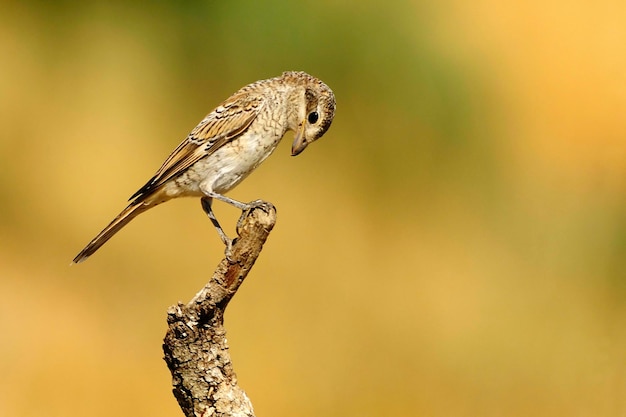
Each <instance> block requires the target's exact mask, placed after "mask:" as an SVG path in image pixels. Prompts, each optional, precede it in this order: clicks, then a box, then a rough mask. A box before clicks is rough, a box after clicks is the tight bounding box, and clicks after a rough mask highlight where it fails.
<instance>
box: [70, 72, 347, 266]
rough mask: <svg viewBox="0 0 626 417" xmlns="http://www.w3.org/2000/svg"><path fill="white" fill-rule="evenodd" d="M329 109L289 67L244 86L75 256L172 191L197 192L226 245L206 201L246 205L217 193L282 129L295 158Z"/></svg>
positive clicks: (327, 97) (246, 170)
mask: <svg viewBox="0 0 626 417" xmlns="http://www.w3.org/2000/svg"><path fill="white" fill-rule="evenodd" d="M334 115H335V97H334V94H333V92H332V90H331V89H330V88H329V87H328V86H327V85H326V84H324V83H323V82H322V81H320V80H318V79H317V78H315V77H312V76H310V75H309V74H306V73H304V72H296V71H289V72H285V73H283V74H282V75H281V76H279V77H276V78H271V79H268V80H262V81H257V82H255V83H252V84H249V85H247V86H245V87H243V88H242V89H240V90H239V91H237V92H236V93H235V94H233V95H232V96H231V97H229V98H228V99H227V100H225V101H224V102H223V103H222V104H220V105H219V106H217V108H215V110H213V111H212V112H211V113H209V114H208V115H207V116H206V117H205V118H204V119H203V120H202V121H201V122H200V123H199V124H198V126H196V127H195V128H194V129H193V130H192V131H191V133H190V134H189V135H188V136H187V138H186V139H185V140H184V141H183V142H182V143H181V144H180V145H178V147H177V148H176V149H175V150H174V151H173V152H172V153H171V155H170V156H169V157H168V158H167V159H166V160H165V162H164V163H163V165H162V166H161V168H159V170H158V171H157V172H156V174H155V175H154V176H153V177H152V178H151V179H150V181H148V182H147V183H146V184H145V185H144V186H143V187H141V188H140V189H139V190H138V191H137V192H136V193H135V194H133V195H132V196H131V198H130V204H129V205H128V207H126V208H125V209H124V210H123V211H122V212H121V213H120V214H119V215H118V216H117V217H116V218H115V219H114V220H113V221H112V222H111V223H110V224H109V225H108V226H107V227H106V228H104V230H102V232H100V233H99V234H98V235H97V236H96V237H95V238H94V239H93V240H92V241H91V242H89V244H88V245H87V246H86V247H85V248H84V249H83V250H82V251H81V252H80V253H79V254H78V255H77V256H76V257H75V258H74V262H75V263H79V262H82V261H84V260H85V259H87V258H88V257H89V256H90V255H91V254H93V253H94V252H95V251H96V250H97V249H98V248H99V247H100V246H102V245H103V244H104V243H105V242H106V241H107V240H109V239H110V238H111V236H113V235H114V234H115V233H117V232H118V231H119V230H120V229H121V228H122V227H124V226H125V225H126V224H127V223H128V222H129V221H130V220H132V219H133V218H135V217H136V216H137V215H139V214H140V213H143V212H144V211H146V210H148V209H150V208H152V207H154V206H156V205H158V204H160V203H163V202H165V201H168V200H170V199H172V198H176V197H188V196H196V197H201V198H202V207H203V208H204V210H205V211H206V213H207V214H208V216H209V218H211V221H213V224H214V225H215V226H216V228H217V230H218V232H219V234H220V237H221V238H222V240H223V241H224V243H225V244H226V245H227V246H228V247H229V246H230V244H231V241H230V239H228V237H226V235H225V234H224V232H223V231H222V229H221V227H220V226H219V223H218V222H217V219H215V216H214V215H213V212H212V210H211V201H212V199H213V198H216V199H218V200H221V201H224V202H227V203H229V204H232V205H234V206H236V207H238V208H240V209H245V208H247V207H248V206H247V204H244V203H241V202H239V201H236V200H232V199H230V198H228V197H226V196H224V195H223V194H224V193H226V192H228V191H229V190H231V189H232V188H234V187H235V186H236V185H237V184H239V183H240V182H241V181H242V180H243V179H245V178H246V177H247V176H248V175H249V174H250V173H251V172H252V171H253V170H254V169H255V168H256V167H258V166H259V165H260V164H261V162H263V161H264V160H265V159H266V158H267V157H268V156H269V155H270V154H271V153H272V152H273V151H274V149H275V148H276V146H277V145H278V143H279V142H280V139H281V138H282V137H283V136H284V134H285V133H286V132H287V131H288V130H292V131H294V132H296V135H295V138H294V141H293V144H292V150H291V154H292V155H294V156H295V155H298V154H299V153H300V152H302V151H303V150H304V149H305V148H306V147H307V145H308V144H309V143H311V142H314V141H315V140H317V139H319V138H320V137H321V136H322V135H323V134H324V133H325V132H326V131H327V130H328V128H329V127H330V124H331V123H332V121H333V117H334Z"/></svg>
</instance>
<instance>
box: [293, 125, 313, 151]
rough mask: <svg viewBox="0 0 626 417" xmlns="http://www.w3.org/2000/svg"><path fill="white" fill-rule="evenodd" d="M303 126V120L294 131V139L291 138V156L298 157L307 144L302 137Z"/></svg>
mask: <svg viewBox="0 0 626 417" xmlns="http://www.w3.org/2000/svg"><path fill="white" fill-rule="evenodd" d="M305 126H306V124H305V121H304V120H303V121H302V123H300V125H299V126H298V130H297V131H296V137H295V138H293V144H292V145H291V156H296V155H298V154H299V153H300V152H302V151H303V150H304V148H306V147H307V145H308V144H309V142H307V141H306V138H305V137H304V128H305Z"/></svg>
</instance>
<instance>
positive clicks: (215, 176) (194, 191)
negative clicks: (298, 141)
mask: <svg viewBox="0 0 626 417" xmlns="http://www.w3.org/2000/svg"><path fill="white" fill-rule="evenodd" d="M283 134H284V132H275V133H274V132H267V131H264V132H254V131H248V132H246V133H244V134H243V135H241V136H239V137H238V138H236V139H234V140H232V141H231V142H228V143H226V144H224V145H223V146H222V147H221V148H219V149H217V150H216V151H215V152H214V153H212V154H211V155H208V156H207V157H205V158H202V159H201V160H199V161H198V162H196V163H195V164H194V165H192V166H191V167H189V169H188V170H187V171H186V172H185V173H183V174H182V175H181V176H179V177H178V178H177V179H176V184H177V186H178V187H177V188H185V189H186V190H188V191H187V193H188V195H202V190H207V191H213V192H216V193H220V194H222V193H226V192H227V191H229V190H231V189H232V188H234V187H235V186H237V184H239V183H240V182H241V181H242V180H243V179H245V178H246V177H247V176H248V175H249V174H250V173H251V172H252V171H254V170H255V169H256V168H257V167H258V166H259V165H260V164H261V163H262V162H263V161H264V160H265V159H266V158H267V157H268V156H270V155H271V154H272V152H273V151H274V149H276V146H277V145H278V143H279V142H280V139H281V138H282V136H283Z"/></svg>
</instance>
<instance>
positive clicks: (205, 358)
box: [163, 201, 276, 417]
mask: <svg viewBox="0 0 626 417" xmlns="http://www.w3.org/2000/svg"><path fill="white" fill-rule="evenodd" d="M252 204H253V208H252V209H250V210H247V211H245V212H244V213H242V215H241V217H240V218H239V222H238V223H237V235H238V238H237V240H236V241H235V244H234V245H233V248H232V254H231V256H230V259H227V258H224V259H222V261H221V262H220V263H219V265H218V266H217V269H216V270H215V272H214V273H213V276H212V277H211V279H210V281H209V282H208V283H207V284H206V285H205V286H204V288H202V289H201V290H200V291H199V292H198V293H197V294H196V296H195V297H194V298H193V299H192V300H191V301H190V302H189V303H187V304H183V303H178V305H175V306H171V307H170V308H169V309H168V312H167V324H168V330H167V333H166V335H165V340H164V343H163V351H164V352H165V362H166V363H167V366H168V367H169V369H170V371H171V373H172V384H173V391H174V396H175V397H176V399H177V400H178V404H179V405H180V407H181V408H182V410H183V413H184V414H185V416H188V417H191V416H198V417H199V416H203V417H209V416H220V417H221V416H241V417H244V416H245V417H250V416H254V412H253V410H252V404H251V402H250V400H249V399H248V397H247V396H246V394H245V392H244V391H243V390H242V389H241V388H239V386H238V385H237V377H236V375H235V372H234V370H233V365H232V363H231V361H230V355H229V352H228V343H227V340H226V330H225V329H224V326H223V324H224V310H225V309H226V306H227V305H228V302H229V301H230V300H231V299H232V297H233V296H234V295H235V293H236V292H237V289H238V288H239V286H240V285H241V284H242V282H243V280H244V279H245V278H246V276H247V275H248V272H250V269H251V268H252V266H253V265H254V263H255V261H256V259H257V257H258V256H259V254H260V253H261V249H262V248H263V244H264V243H265V241H266V239H267V237H268V236H269V233H270V231H271V230H272V228H273V227H274V224H275V222H276V208H274V206H273V205H272V204H271V203H267V202H264V201H256V202H254V203H252Z"/></svg>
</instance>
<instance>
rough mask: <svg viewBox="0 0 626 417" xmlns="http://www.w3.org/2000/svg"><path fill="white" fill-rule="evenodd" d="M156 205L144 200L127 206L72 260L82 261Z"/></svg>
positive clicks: (76, 262) (74, 261) (75, 261)
mask: <svg viewBox="0 0 626 417" xmlns="http://www.w3.org/2000/svg"><path fill="white" fill-rule="evenodd" d="M152 207H154V205H152V204H148V203H146V202H142V201H133V202H132V203H130V204H129V205H128V207H126V208H125V209H124V210H122V212H121V213H120V214H118V216H117V217H116V218H115V219H113V221H112V222H111V223H109V225H108V226H107V227H105V228H104V230H102V231H101V232H100V233H98V235H97V236H96V237H94V238H93V239H92V240H91V242H89V243H88V244H87V246H85V248H84V249H83V250H82V251H80V253H79V254H78V255H76V257H75V258H74V260H73V261H72V262H73V263H75V264H78V263H81V262H83V261H84V260H86V259H87V258H88V257H89V256H91V255H92V254H93V253H94V252H95V251H97V250H98V249H99V248H100V246H102V245H104V244H105V243H106V242H107V241H108V240H109V239H111V237H112V236H113V235H114V234H116V233H117V232H118V231H119V230H120V229H121V228H122V227H124V226H126V224H127V223H128V222H130V221H131V220H132V219H134V218H135V217H137V216H138V215H139V214H141V213H143V212H144V211H146V210H148V209H149V208H152Z"/></svg>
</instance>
